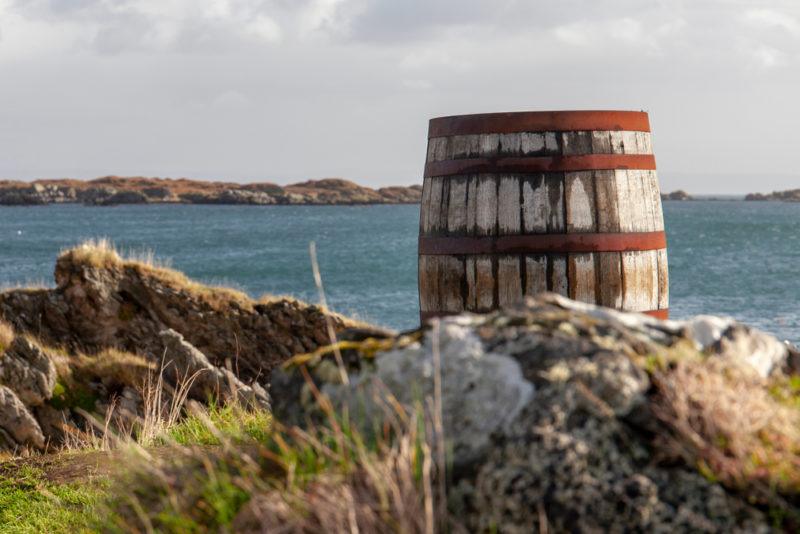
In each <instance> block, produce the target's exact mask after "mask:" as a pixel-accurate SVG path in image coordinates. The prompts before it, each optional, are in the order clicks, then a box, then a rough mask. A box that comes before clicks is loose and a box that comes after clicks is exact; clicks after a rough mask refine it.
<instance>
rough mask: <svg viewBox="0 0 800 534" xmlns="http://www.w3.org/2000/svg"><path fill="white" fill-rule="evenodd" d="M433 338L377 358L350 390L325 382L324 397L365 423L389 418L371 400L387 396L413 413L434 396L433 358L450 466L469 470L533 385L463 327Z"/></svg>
mask: <svg viewBox="0 0 800 534" xmlns="http://www.w3.org/2000/svg"><path fill="white" fill-rule="evenodd" d="M438 334H439V335H438V336H431V335H429V336H426V337H425V338H424V340H423V342H422V343H421V344H416V345H414V346H411V347H407V348H404V349H401V350H396V351H389V352H387V353H385V354H383V355H381V357H380V358H379V359H378V360H377V362H376V364H375V366H374V368H372V369H371V370H370V371H369V372H364V373H361V374H359V375H355V376H353V377H352V379H351V380H350V384H349V385H347V386H345V385H343V384H330V383H329V384H326V385H325V386H324V388H323V393H325V394H326V395H328V396H329V397H330V398H331V399H332V400H333V401H334V403H335V404H339V405H342V404H345V403H347V404H349V409H350V413H351V414H354V416H355V419H356V420H361V421H364V422H367V424H369V422H373V421H375V420H376V419H380V420H383V419H384V417H385V416H386V415H387V414H386V413H385V412H384V410H387V409H389V408H388V407H387V406H384V405H379V404H374V403H372V402H370V399H373V398H381V397H383V398H385V396H386V394H387V393H389V394H391V395H392V396H393V397H394V398H395V399H397V400H398V401H399V402H400V403H401V404H403V405H404V406H405V407H406V409H407V410H409V411H410V412H413V410H414V409H415V404H418V403H419V404H420V405H422V406H425V405H426V403H427V402H429V400H430V399H434V397H435V394H434V384H435V375H436V372H437V360H438V362H439V368H440V376H441V406H442V416H443V419H442V422H443V427H444V435H445V436H446V440H447V442H448V444H449V445H451V446H452V451H453V461H454V463H455V464H457V465H459V466H462V465H468V464H469V463H471V462H474V461H475V460H476V459H478V458H480V457H481V456H482V455H483V454H484V453H485V452H486V448H487V447H488V445H489V440H490V436H491V435H492V434H493V433H495V432H498V431H502V430H504V429H506V428H507V427H508V426H509V425H510V424H511V423H512V422H513V421H514V419H515V418H516V417H517V415H518V414H519V413H520V411H521V410H522V408H523V407H525V406H526V405H527V404H529V403H530V402H532V401H533V399H534V387H533V385H532V384H531V383H530V382H528V381H526V380H525V379H524V378H523V377H522V372H521V369H520V366H519V364H518V363H517V362H516V361H514V360H513V359H512V358H510V357H508V356H506V355H503V354H495V353H492V352H487V351H486V350H485V349H484V347H483V345H482V343H481V341H480V339H479V338H478V336H477V335H476V334H475V332H474V331H473V330H472V329H470V328H469V327H468V326H466V325H461V324H458V323H456V322H448V323H445V324H443V325H442V328H441V331H440V332H439V333H438ZM333 378H335V375H334V376H333ZM428 407H430V405H428ZM362 410H366V412H365V413H359V412H360V411H362Z"/></svg>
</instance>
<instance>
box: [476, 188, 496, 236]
mask: <svg viewBox="0 0 800 534" xmlns="http://www.w3.org/2000/svg"><path fill="white" fill-rule="evenodd" d="M496 228H497V180H496V179H495V177H494V176H485V175H481V176H479V177H478V200H477V213H476V217H475V233H476V234H477V235H495V233H496Z"/></svg>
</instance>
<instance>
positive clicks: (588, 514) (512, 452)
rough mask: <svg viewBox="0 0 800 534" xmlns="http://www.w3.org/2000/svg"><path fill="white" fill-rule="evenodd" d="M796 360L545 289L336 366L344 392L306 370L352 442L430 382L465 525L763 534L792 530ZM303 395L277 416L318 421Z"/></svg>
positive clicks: (770, 344) (751, 335)
mask: <svg viewBox="0 0 800 534" xmlns="http://www.w3.org/2000/svg"><path fill="white" fill-rule="evenodd" d="M792 355H793V349H791V347H789V346H788V345H786V344H784V343H782V342H779V341H777V340H776V339H774V338H773V337H771V336H768V335H766V334H763V333H761V332H758V331H755V330H752V329H750V328H748V327H746V326H744V325H741V324H738V323H735V322H734V321H731V320H725V319H719V318H713V317H699V318H696V319H694V320H692V321H688V322H661V321H658V320H655V319H652V318H648V317H645V316H640V315H637V314H625V313H620V312H615V311H612V310H607V309H603V308H596V307H593V306H588V305H583V304H579V303H575V302H572V301H569V300H566V299H564V298H562V297H558V296H554V295H551V296H544V297H542V298H540V299H538V300H531V301H528V302H527V303H526V304H525V305H520V306H518V307H515V308H512V309H508V310H505V311H502V312H497V313H493V314H490V315H484V316H471V315H464V316H460V317H452V318H447V319H444V320H442V321H440V322H435V323H433V324H429V325H428V326H427V327H426V328H425V329H424V330H422V331H420V332H417V333H412V334H407V335H406V336H404V337H402V338H399V339H398V340H396V348H394V349H392V350H389V351H388V352H384V353H378V354H377V355H376V356H375V357H374V359H373V358H368V359H366V360H362V361H361V362H360V363H359V364H358V365H353V363H352V361H353V360H352V358H350V359H346V362H349V365H348V369H349V377H348V383H347V384H344V383H343V382H342V380H341V378H340V376H339V374H338V373H336V372H331V365H332V363H331V361H330V360H329V359H327V358H323V359H322V360H319V361H314V360H312V362H311V363H310V364H309V365H310V367H311V370H312V376H313V377H314V378H315V381H316V382H317V384H318V386H319V387H320V388H321V390H322V391H323V392H324V393H325V394H326V395H327V396H328V398H330V399H331V400H332V401H333V402H334V404H335V405H338V406H340V407H344V406H347V407H348V410H349V412H350V413H351V414H358V415H357V416H356V417H354V419H355V420H357V421H360V422H361V423H363V425H364V432H369V431H370V428H375V426H374V420H375V419H376V418H377V419H380V418H381V416H383V417H385V415H386V413H387V410H389V411H391V410H390V409H389V408H388V407H390V406H392V402H387V401H380V400H376V399H396V400H397V401H399V402H400V403H401V404H402V405H403V406H405V407H406V409H407V410H415V409H417V408H415V406H428V407H430V406H431V405H432V404H431V402H427V403H426V401H425V399H428V400H429V401H430V399H432V398H435V391H436V387H437V386H436V377H437V376H440V377H441V378H440V384H441V385H440V386H439V388H440V392H441V406H442V422H443V428H444V436H445V438H446V442H447V447H446V448H447V450H449V451H452V459H451V462H450V463H449V465H452V467H453V471H452V473H450V475H449V476H450V478H452V484H451V486H452V487H451V489H450V501H451V502H450V505H451V508H452V509H453V510H454V512H455V515H456V517H458V518H459V519H462V518H463V519H464V520H465V521H466V523H467V527H468V528H467V529H468V530H469V531H481V532H486V531H496V532H534V531H545V530H547V531H551V532H631V531H634V532H645V531H646V532H651V531H654V532H768V531H770V530H771V529H772V527H773V526H774V525H775V524H776V521H777V522H778V523H781V521H783V523H782V528H787V527H792V525H794V526H797V525H798V524H800V523H797V522H796V521H797V519H798V517H800V516H798V512H800V409H798V408H797V404H794V403H796V402H797V400H796V397H792V395H794V394H793V393H790V392H791V391H794V390H793V389H792V387H791V386H786V384H787V383H791V382H792V380H796V378H795V379H792V378H791V377H793V376H794V377H796V376H797V375H796V374H795V373H796V371H797V370H796V369H793V367H792V363H791V362H792ZM303 361H305V360H303ZM291 376H292V372H291V370H290V369H289V370H286V371H281V372H277V373H276V374H275V375H274V377H273V380H277V381H279V382H281V383H284V384H285V383H286V381H291V378H290V377H291ZM295 380H298V378H295ZM305 387H308V386H307V385H306V386H305ZM284 391H285V392H288V391H290V389H289V388H286V389H285V390H284ZM277 394H278V393H277V391H275V389H274V388H273V395H277ZM787 395H788V397H787ZM787 398H788V401H787ZM310 399H311V395H309V394H308V393H307V392H303V391H302V387H301V388H300V393H299V395H298V397H297V398H296V399H295V402H283V403H278V404H277V405H276V406H275V410H276V417H278V418H279V419H293V420H302V419H303V418H304V417H305V418H306V420H312V419H313V412H314V410H315V409H316V408H315V407H316V403H314V402H313V401H311V400H310ZM792 399H794V400H792ZM297 412H302V414H304V415H298V413H297ZM381 414H382V415H381ZM434 415H435V414H434ZM777 516H780V519H779V520H776V517H777Z"/></svg>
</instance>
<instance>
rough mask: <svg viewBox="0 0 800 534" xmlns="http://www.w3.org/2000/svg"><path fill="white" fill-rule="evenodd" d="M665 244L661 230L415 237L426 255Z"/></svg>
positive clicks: (657, 246)
mask: <svg viewBox="0 0 800 534" xmlns="http://www.w3.org/2000/svg"><path fill="white" fill-rule="evenodd" d="M663 248H667V237H666V235H665V234H664V232H631V233H613V234H612V233H608V234H527V235H504V236H486V237H430V236H420V237H419V253H420V254H421V255H427V256H451V255H452V256H457V255H462V254H465V255H469V254H535V253H550V252H562V253H566V252H628V251H634V250H659V249H663Z"/></svg>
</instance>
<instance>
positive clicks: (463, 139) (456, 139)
mask: <svg viewBox="0 0 800 534" xmlns="http://www.w3.org/2000/svg"><path fill="white" fill-rule="evenodd" d="M468 137H469V136H466V135H454V136H453V137H448V138H447V151H446V152H445V157H444V159H446V160H447V159H463V158H466V157H469V142H468V139H467V138H468Z"/></svg>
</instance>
